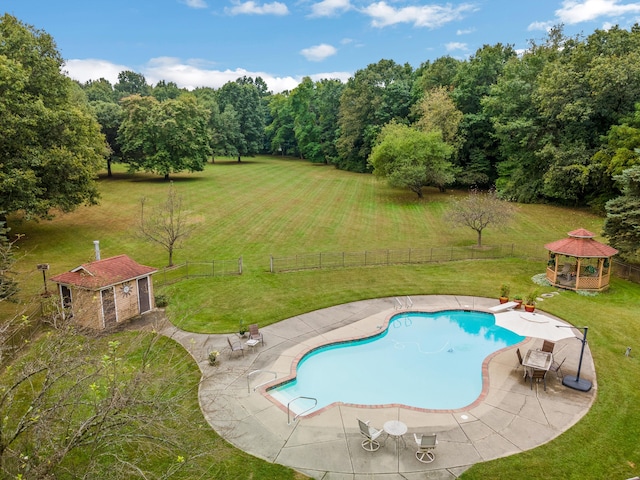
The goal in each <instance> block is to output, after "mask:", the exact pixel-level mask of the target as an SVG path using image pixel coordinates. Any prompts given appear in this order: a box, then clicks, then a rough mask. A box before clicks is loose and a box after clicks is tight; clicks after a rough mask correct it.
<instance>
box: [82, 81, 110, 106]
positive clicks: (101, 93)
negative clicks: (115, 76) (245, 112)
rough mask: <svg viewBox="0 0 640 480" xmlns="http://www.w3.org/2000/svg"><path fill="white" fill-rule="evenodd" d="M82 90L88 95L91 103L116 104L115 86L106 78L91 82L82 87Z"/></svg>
mask: <svg viewBox="0 0 640 480" xmlns="http://www.w3.org/2000/svg"><path fill="white" fill-rule="evenodd" d="M82 89H83V90H84V93H86V95H87V100H88V101H89V102H111V103H115V102H116V100H115V92H114V90H113V85H111V82H110V81H109V80H107V79H105V78H99V79H98V80H89V81H88V82H86V83H85V84H84V85H83V86H82Z"/></svg>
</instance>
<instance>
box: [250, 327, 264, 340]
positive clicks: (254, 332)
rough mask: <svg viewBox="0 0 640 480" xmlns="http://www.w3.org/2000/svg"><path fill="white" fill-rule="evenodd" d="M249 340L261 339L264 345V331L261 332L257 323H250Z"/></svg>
mask: <svg viewBox="0 0 640 480" xmlns="http://www.w3.org/2000/svg"><path fill="white" fill-rule="evenodd" d="M249 340H260V343H262V345H264V337H263V336H262V332H260V329H259V328H258V324H257V323H252V324H251V325H249Z"/></svg>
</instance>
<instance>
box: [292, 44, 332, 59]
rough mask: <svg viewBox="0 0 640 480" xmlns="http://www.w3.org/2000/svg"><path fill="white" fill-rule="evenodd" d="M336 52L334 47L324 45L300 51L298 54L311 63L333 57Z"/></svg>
mask: <svg viewBox="0 0 640 480" xmlns="http://www.w3.org/2000/svg"><path fill="white" fill-rule="evenodd" d="M337 52H338V50H336V48H335V47H334V46H332V45H327V44H326V43H321V44H320V45H314V46H313V47H309V48H303V49H302V50H300V53H301V54H302V55H303V56H304V57H305V58H306V59H307V60H309V61H311V62H321V61H322V60H324V59H325V58H327V57H330V56H332V55H335V54H336V53H337Z"/></svg>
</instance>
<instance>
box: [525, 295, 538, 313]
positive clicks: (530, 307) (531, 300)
mask: <svg viewBox="0 0 640 480" xmlns="http://www.w3.org/2000/svg"><path fill="white" fill-rule="evenodd" d="M537 298H538V292H537V290H533V291H531V292H529V293H528V294H527V296H526V297H524V309H525V311H526V312H533V311H534V310H535V309H536V299H537Z"/></svg>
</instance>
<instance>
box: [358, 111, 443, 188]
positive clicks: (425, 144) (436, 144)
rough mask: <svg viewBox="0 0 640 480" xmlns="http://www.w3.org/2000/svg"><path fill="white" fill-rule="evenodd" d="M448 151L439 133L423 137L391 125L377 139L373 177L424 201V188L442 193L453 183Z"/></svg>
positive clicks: (373, 155) (372, 163)
mask: <svg viewBox="0 0 640 480" xmlns="http://www.w3.org/2000/svg"><path fill="white" fill-rule="evenodd" d="M451 151H452V147H450V146H449V145H447V144H446V143H445V142H443V141H442V134H441V133H440V131H439V130H436V131H432V132H428V133H423V132H420V131H418V130H416V129H414V128H411V127H408V126H406V125H402V124H399V123H395V122H391V123H389V124H387V125H385V126H384V127H383V129H382V131H381V132H380V135H378V141H377V143H376V145H375V146H374V147H373V151H372V152H371V156H370V157H369V163H370V164H371V166H372V167H373V173H374V175H376V176H378V177H382V178H386V179H387V181H388V183H389V185H391V186H392V187H400V188H408V189H409V190H411V191H412V192H414V193H415V194H416V195H418V198H423V196H424V195H423V193H422V188H423V187H426V186H436V187H438V188H439V189H440V190H443V189H444V187H445V186H446V185H448V184H449V183H451V182H453V179H454V176H455V174H454V169H453V167H452V165H451V163H450V162H449V161H447V158H448V157H449V155H451Z"/></svg>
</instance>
